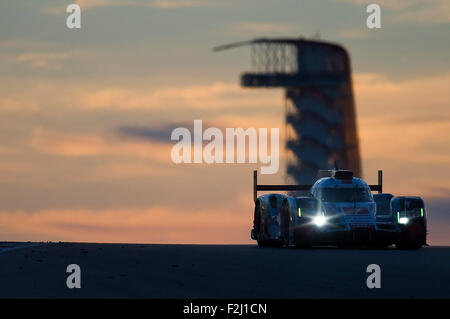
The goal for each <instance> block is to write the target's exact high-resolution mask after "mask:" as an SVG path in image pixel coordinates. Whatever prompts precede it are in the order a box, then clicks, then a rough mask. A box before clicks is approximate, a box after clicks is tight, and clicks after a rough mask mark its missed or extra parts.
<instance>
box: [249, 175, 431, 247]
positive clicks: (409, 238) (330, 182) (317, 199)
mask: <svg viewBox="0 0 450 319" xmlns="http://www.w3.org/2000/svg"><path fill="white" fill-rule="evenodd" d="M323 172H324V171H322V173H323ZM326 172H327V173H328V176H326V177H323V178H320V179H319V180H317V181H316V182H315V183H314V184H313V185H258V183H257V175H256V171H254V173H253V176H254V177H253V184H254V185H253V196H254V201H255V210H254V220H253V229H252V231H251V238H252V239H254V240H256V241H257V243H258V246H260V247H265V246H280V247H310V246H313V245H334V246H338V247H348V246H350V247H372V248H385V247H388V246H390V245H393V244H395V245H396V247H397V248H399V249H416V248H420V247H422V246H423V245H426V235H427V230H426V212H425V206H424V201H423V200H422V199H421V198H420V197H407V196H401V197H394V196H393V195H392V194H383V193H382V171H378V185H368V184H367V183H366V182H365V181H364V180H362V179H361V178H357V177H353V173H352V172H351V171H346V170H333V171H326ZM258 191H291V192H292V191H302V192H307V191H309V196H289V195H283V194H278V193H271V194H265V195H262V196H260V197H257V192H258ZM372 191H378V194H375V195H372Z"/></svg>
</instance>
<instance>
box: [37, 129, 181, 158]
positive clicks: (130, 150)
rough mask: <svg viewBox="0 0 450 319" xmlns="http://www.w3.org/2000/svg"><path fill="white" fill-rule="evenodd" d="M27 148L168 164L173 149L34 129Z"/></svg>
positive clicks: (156, 144)
mask: <svg viewBox="0 0 450 319" xmlns="http://www.w3.org/2000/svg"><path fill="white" fill-rule="evenodd" d="M29 145H30V146H31V147H32V148H33V149H34V150H36V151H38V152H42V153H48V154H53V155H60V156H69V157H70V156H72V157H76V156H101V155H118V156H131V157H143V158H148V159H151V160H153V161H156V162H160V163H167V162H169V161H170V151H171V148H172V146H171V145H168V144H163V143H150V142H147V141H145V142H143V141H134V140H133V141H123V140H120V139H116V138H113V137H111V138H105V137H102V136H99V135H93V134H74V133H63V132H56V131H50V130H46V129H43V128H35V129H34V130H33V131H32V133H31V137H30V140H29Z"/></svg>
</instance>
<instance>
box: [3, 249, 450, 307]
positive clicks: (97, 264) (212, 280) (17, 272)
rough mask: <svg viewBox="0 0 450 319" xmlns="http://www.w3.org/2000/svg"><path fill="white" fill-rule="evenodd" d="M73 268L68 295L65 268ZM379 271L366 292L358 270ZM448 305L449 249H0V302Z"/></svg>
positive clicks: (449, 288)
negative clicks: (420, 301) (376, 285)
mask: <svg viewBox="0 0 450 319" xmlns="http://www.w3.org/2000/svg"><path fill="white" fill-rule="evenodd" d="M69 264H78V265H79V266H80V267H81V288H80V289H68V288H67V286H66V278H67V276H68V275H69V274H68V273H66V267H67V265H69ZM369 264H378V265H380V267H381V288H380V289H372V290H370V289H368V288H367V286H366V279H367V276H368V275H369V274H367V273H366V267H367V265H369ZM10 297H13V298H17V297H19V298H23V297H26V298H28V297H32V298H54V297H59V298H66V297H83V298H92V297H94V298H110V297H114V298H116V297H119V298H124V297H125V298H224V297H227V298H228V297H230V298H348V297H350V298H450V247H426V248H423V249H420V250H416V251H398V250H395V249H388V250H338V249H334V248H318V249H309V250H296V249H277V248H265V249H261V248H257V247H256V246H253V245H229V246H228V245H223V246H222V245H138V244H136V245H124V244H81V243H59V244H57V243H53V244H44V245H40V246H31V247H25V248H19V249H3V250H1V249H0V298H10Z"/></svg>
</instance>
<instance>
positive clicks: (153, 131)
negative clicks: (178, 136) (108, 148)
mask: <svg viewBox="0 0 450 319" xmlns="http://www.w3.org/2000/svg"><path fill="white" fill-rule="evenodd" d="M177 127H184V128H187V129H188V130H189V131H191V133H192V132H194V121H192V122H179V123H168V124H165V125H162V126H160V127H157V128H150V127H143V126H121V127H118V128H117V129H116V130H115V132H116V133H117V134H118V135H119V136H121V137H124V138H138V139H144V140H151V141H155V142H163V143H171V140H170V135H171V134H172V131H173V130H174V129H176V128H177ZM202 127H203V130H205V129H206V128H208V127H219V128H220V126H217V125H214V124H212V123H208V122H205V121H203V122H202Z"/></svg>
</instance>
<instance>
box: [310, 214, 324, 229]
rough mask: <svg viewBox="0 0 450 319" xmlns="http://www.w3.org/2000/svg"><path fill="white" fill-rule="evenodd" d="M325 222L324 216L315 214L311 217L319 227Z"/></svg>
mask: <svg viewBox="0 0 450 319" xmlns="http://www.w3.org/2000/svg"><path fill="white" fill-rule="evenodd" d="M326 222H327V220H326V218H325V216H322V215H319V216H316V217H314V219H313V223H314V224H316V225H317V226H319V227H320V226H323V225H325V223H326Z"/></svg>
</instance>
